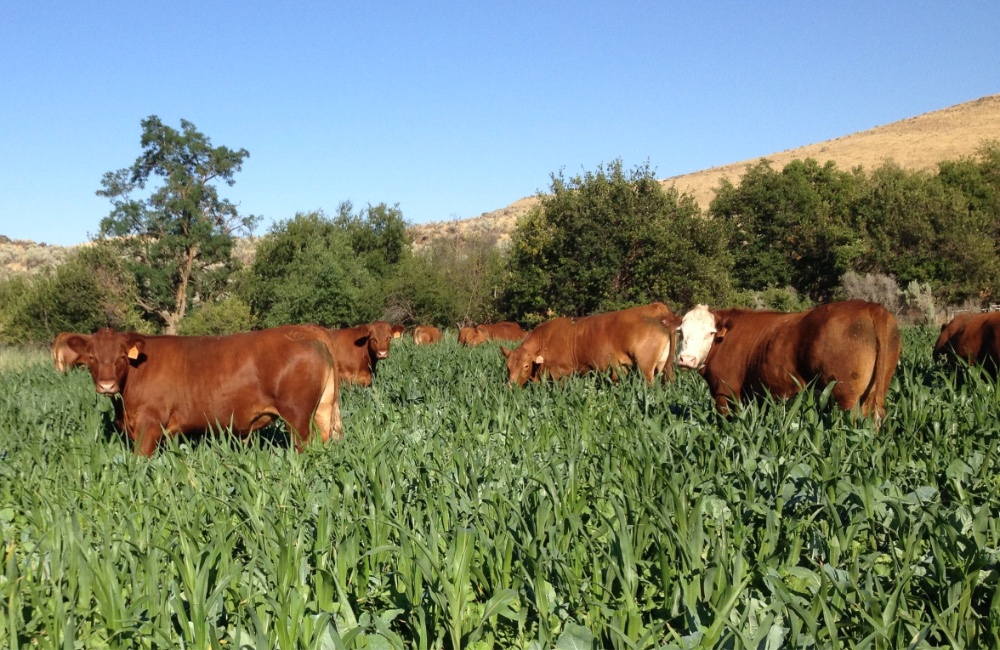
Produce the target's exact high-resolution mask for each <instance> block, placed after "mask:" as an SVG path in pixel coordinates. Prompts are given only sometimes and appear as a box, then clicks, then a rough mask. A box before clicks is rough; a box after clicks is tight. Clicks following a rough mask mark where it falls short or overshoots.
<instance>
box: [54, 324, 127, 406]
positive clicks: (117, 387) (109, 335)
mask: <svg viewBox="0 0 1000 650" xmlns="http://www.w3.org/2000/svg"><path fill="white" fill-rule="evenodd" d="M145 342H146V340H145V337H143V336H142V335H141V334H136V333H134V332H116V331H114V330H109V329H102V330H98V331H97V332H96V333H95V334H92V335H90V336H89V337H86V336H70V337H69V338H67V339H66V345H67V346H68V347H69V349H70V350H72V351H73V352H74V353H75V354H76V355H77V356H78V357H79V360H78V364H79V365H85V366H87V369H88V370H90V376H91V377H93V378H94V387H95V388H96V389H97V392H98V393H100V394H102V395H114V394H116V393H120V392H122V389H124V388H125V379H126V377H127V376H128V371H129V368H130V367H131V366H132V365H133V364H136V363H139V361H140V357H141V356H142V350H143V347H144V346H145Z"/></svg>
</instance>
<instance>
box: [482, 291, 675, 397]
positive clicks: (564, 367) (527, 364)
mask: <svg viewBox="0 0 1000 650" xmlns="http://www.w3.org/2000/svg"><path fill="white" fill-rule="evenodd" d="M642 310H643V308H633V309H625V310H621V311H613V312H608V313H606V314H595V315H593V316H586V317H584V318H580V319H577V320H576V321H573V320H570V319H569V318H565V317H564V318H555V319H553V320H550V321H546V322H544V323H542V324H541V325H539V326H538V327H536V328H535V329H534V330H532V332H531V333H530V334H528V336H527V338H525V339H524V342H523V343H522V344H521V345H520V347H518V348H516V349H514V350H508V349H507V348H505V347H502V346H501V348H500V350H501V351H502V352H503V355H504V356H505V357H507V371H508V373H509V383H511V384H518V385H519V386H523V385H524V383H525V382H527V381H528V380H531V381H538V380H539V378H540V377H541V376H542V375H546V376H548V377H551V378H553V379H559V378H561V377H565V376H567V375H572V374H576V373H585V372H590V371H604V370H607V369H608V368H610V369H611V376H612V378H613V379H616V380H617V378H618V373H619V372H620V371H622V370H624V368H625V367H627V366H631V365H636V366H638V368H639V372H641V373H642V375H643V377H645V378H646V381H647V382H648V383H652V382H653V377H654V375H656V374H657V373H664V372H665V376H671V375H670V374H669V373H670V371H671V366H670V363H671V357H672V355H673V346H672V344H671V342H672V341H673V340H674V336H675V335H674V334H672V332H671V330H670V329H668V328H667V327H665V326H664V325H663V324H662V323H661V322H660V321H659V320H658V319H656V318H649V317H647V316H646V315H645V312H643V311H642ZM672 324H673V326H674V327H676V323H672Z"/></svg>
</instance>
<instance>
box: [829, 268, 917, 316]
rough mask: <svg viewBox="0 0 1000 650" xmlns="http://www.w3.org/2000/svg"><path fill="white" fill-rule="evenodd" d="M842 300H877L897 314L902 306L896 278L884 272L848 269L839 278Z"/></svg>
mask: <svg viewBox="0 0 1000 650" xmlns="http://www.w3.org/2000/svg"><path fill="white" fill-rule="evenodd" d="M839 294H840V298H841V299H842V300H867V301H869V302H877V303H879V304H881V305H882V306H883V307H885V308H886V309H888V310H889V311H890V312H892V313H893V314H894V315H896V316H898V315H899V313H900V311H901V310H902V308H903V300H902V299H901V298H900V291H899V285H898V284H897V283H896V278H894V277H892V276H891V275H885V274H884V273H865V274H864V275H861V274H860V273H855V272H854V271H848V272H847V273H845V274H844V275H843V276H842V277H841V278H840V292H839Z"/></svg>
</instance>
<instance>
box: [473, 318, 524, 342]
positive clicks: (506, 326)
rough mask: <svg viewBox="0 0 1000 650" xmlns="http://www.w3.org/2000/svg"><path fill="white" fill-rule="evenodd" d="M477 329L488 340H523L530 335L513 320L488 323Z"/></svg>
mask: <svg viewBox="0 0 1000 650" xmlns="http://www.w3.org/2000/svg"><path fill="white" fill-rule="evenodd" d="M476 331H477V332H479V333H480V334H481V335H483V336H485V340H487V341H521V340H523V339H524V337H525V336H527V335H528V333H527V332H525V331H524V329H523V328H522V327H521V326H520V325H518V324H517V323H514V322H512V321H503V322H500V323H486V324H483V325H479V326H477V327H476Z"/></svg>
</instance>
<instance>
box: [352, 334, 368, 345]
mask: <svg viewBox="0 0 1000 650" xmlns="http://www.w3.org/2000/svg"><path fill="white" fill-rule="evenodd" d="M371 337H372V336H371V334H365V335H364V336H362V337H361V338H358V339H355V340H354V345H356V346H358V347H359V348H360V347H364V345H365V344H366V343H368V340H369V339H370V338H371Z"/></svg>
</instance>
